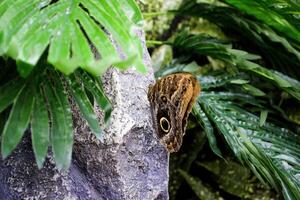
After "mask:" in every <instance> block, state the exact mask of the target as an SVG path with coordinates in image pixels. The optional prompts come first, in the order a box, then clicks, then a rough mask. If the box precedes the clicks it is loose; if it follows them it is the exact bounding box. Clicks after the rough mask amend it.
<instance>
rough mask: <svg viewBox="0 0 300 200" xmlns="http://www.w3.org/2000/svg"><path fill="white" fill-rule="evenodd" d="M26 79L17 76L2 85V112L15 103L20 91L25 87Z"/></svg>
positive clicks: (0, 109)
mask: <svg viewBox="0 0 300 200" xmlns="http://www.w3.org/2000/svg"><path fill="white" fill-rule="evenodd" d="M24 83H25V81H24V80H23V79H22V78H15V79H12V80H11V81H9V82H8V83H6V84H5V85H3V86H0V94H1V96H0V112H2V111H3V110H4V109H5V108H7V107H8V106H9V105H10V104H12V103H13V101H14V100H15V98H16V97H17V96H18V94H19V92H20V91H21V90H22V88H23V87H24Z"/></svg>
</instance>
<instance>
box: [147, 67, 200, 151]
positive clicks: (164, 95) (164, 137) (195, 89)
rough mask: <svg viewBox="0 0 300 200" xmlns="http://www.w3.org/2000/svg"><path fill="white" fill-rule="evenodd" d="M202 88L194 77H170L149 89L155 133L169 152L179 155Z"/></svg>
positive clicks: (185, 74) (187, 75) (173, 75)
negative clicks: (191, 114)
mask: <svg viewBox="0 0 300 200" xmlns="http://www.w3.org/2000/svg"><path fill="white" fill-rule="evenodd" d="M200 90H201V89H200V84H199V82H198V80H197V78H196V77H195V76H193V75H192V74H190V73H175V74H170V75H167V76H165V77H162V78H161V79H159V80H157V81H156V83H155V84H154V85H150V86H149V89H148V100H149V102H150V109H151V115H152V119H153V124H154V129H155V131H156V134H157V136H158V139H159V140H160V142H161V143H162V144H163V145H164V147H165V148H166V149H167V151H168V152H170V153H172V152H177V151H179V149H180V147H181V145H182V139H183V136H184V134H185V129H186V126H187V118H188V116H189V114H190V112H191V110H192V107H193V104H194V103H195V100H196V98H197V97H198V95H199V93H200Z"/></svg>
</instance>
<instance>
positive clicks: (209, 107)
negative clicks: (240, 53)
mask: <svg viewBox="0 0 300 200" xmlns="http://www.w3.org/2000/svg"><path fill="white" fill-rule="evenodd" d="M214 95H217V94H216V93H215V94H214ZM227 101H230V100H229V99H228V100H227ZM201 106H203V108H204V111H205V113H206V115H207V116H208V117H209V119H210V120H211V121H213V123H214V124H215V125H216V127H217V128H218V130H219V132H220V133H221V134H222V135H223V136H224V138H225V140H226V141H227V143H228V145H229V147H230V148H231V149H232V151H233V152H234V154H235V155H236V156H237V158H238V159H239V160H240V161H241V162H242V163H244V164H246V165H248V167H249V168H250V169H251V170H252V171H253V172H254V173H255V175H256V176H257V177H258V178H259V179H260V180H261V181H262V182H266V181H267V182H269V184H270V185H272V187H274V188H276V189H277V190H278V191H282V192H283V195H284V196H285V198H286V199H297V198H299V197H300V193H299V191H300V190H299V189H300V183H299V179H297V174H298V173H299V169H300V166H299V163H300V159H299V158H300V151H299V149H300V143H299V141H300V140H299V139H300V137H299V136H298V135H297V134H295V133H293V132H292V131H290V130H287V129H284V128H279V127H276V126H275V125H273V124H270V123H267V122H265V123H264V124H263V125H262V126H259V123H258V122H259V121H260V119H259V117H257V116H256V115H254V114H252V113H250V112H248V111H246V110H244V109H243V108H241V107H240V106H237V105H236V103H234V102H233V100H231V101H230V102H225V101H224V100H221V98H210V97H209V96H202V98H201Z"/></svg>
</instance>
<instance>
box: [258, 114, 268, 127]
mask: <svg viewBox="0 0 300 200" xmlns="http://www.w3.org/2000/svg"><path fill="white" fill-rule="evenodd" d="M267 117H268V111H267V110H263V111H261V112H260V117H259V126H263V125H264V124H265V122H266V120H267Z"/></svg>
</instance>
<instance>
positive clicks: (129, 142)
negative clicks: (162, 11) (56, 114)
mask: <svg viewBox="0 0 300 200" xmlns="http://www.w3.org/2000/svg"><path fill="white" fill-rule="evenodd" d="M139 35H140V37H141V38H143V36H142V35H141V32H139ZM144 52H145V53H144V61H145V63H146V65H147V66H148V69H149V72H148V73H147V74H141V73H138V72H136V71H134V70H127V71H124V72H120V71H118V70H116V69H113V68H112V69H110V70H109V71H108V72H107V73H106V74H105V75H104V76H103V77H102V78H103V81H104V87H105V90H106V92H107V95H108V97H109V98H110V99H111V101H112V103H113V108H114V110H113V112H112V117H111V123H110V126H108V127H107V128H105V130H104V134H105V138H104V142H101V141H99V140H97V139H96V138H95V137H94V135H92V134H91V132H90V130H89V128H88V126H87V124H86V122H85V121H84V120H83V119H82V118H81V117H80V115H79V114H78V111H77V110H76V109H74V127H75V133H74V134H75V142H74V149H73V158H72V164H71V167H70V169H69V171H68V172H66V173H63V172H59V171H58V170H57V169H56V168H55V163H54V161H53V157H52V155H51V153H49V155H48V156H47V160H46V162H45V164H44V167H43V169H41V170H38V168H37V165H36V164H35V160H34V154H33V152H32V146H31V142H30V133H29V132H28V133H26V135H25V137H24V138H23V141H22V142H21V143H20V144H19V146H18V148H17V149H16V150H15V151H14V153H13V154H12V155H11V156H10V157H9V158H7V159H6V160H0V200H2V199H5V200H18V199H56V200H60V199H65V200H72V199H83V200H84V199H97V200H101V199H109V200H119V199H120V200H122V199H124V200H125V199H126V200H129V199H138V200H140V199H143V200H148V199H149V200H150V199H151V200H152V199H153V200H154V199H157V200H158V199H168V154H167V152H166V151H165V150H164V148H163V147H162V146H161V145H160V144H159V142H158V141H157V139H156V138H155V137H154V135H153V131H154V130H153V128H152V120H151V116H150V111H149V103H148V100H147V90H148V85H149V84H150V83H151V82H153V81H154V79H153V72H152V69H151V66H150V59H149V55H148V53H147V50H146V48H145V46H144ZM95 109H96V111H97V113H98V116H99V119H100V120H101V117H102V113H101V112H100V111H99V110H98V108H95Z"/></svg>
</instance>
